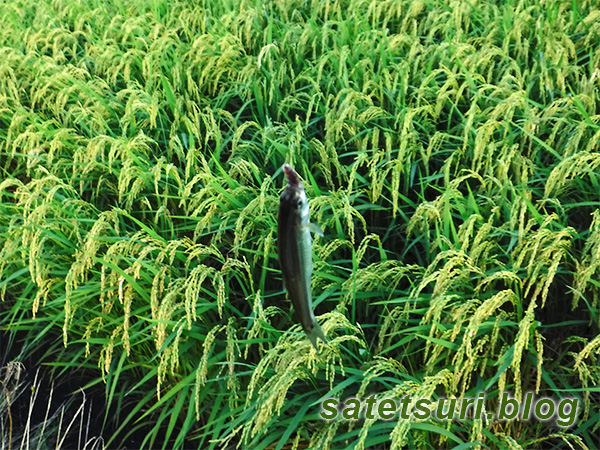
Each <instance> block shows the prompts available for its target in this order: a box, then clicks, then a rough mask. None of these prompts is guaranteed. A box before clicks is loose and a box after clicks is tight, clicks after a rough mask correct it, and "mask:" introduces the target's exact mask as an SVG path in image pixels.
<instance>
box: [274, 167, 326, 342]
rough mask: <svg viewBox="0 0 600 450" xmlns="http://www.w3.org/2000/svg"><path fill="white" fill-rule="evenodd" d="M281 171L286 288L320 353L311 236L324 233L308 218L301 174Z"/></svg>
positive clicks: (279, 230) (279, 226) (282, 257)
mask: <svg viewBox="0 0 600 450" xmlns="http://www.w3.org/2000/svg"><path fill="white" fill-rule="evenodd" d="M282 170H283V173H284V174H285V176H286V178H287V185H286V187H285V190H284V191H283V194H281V197H280V199H279V213H278V215H277V250H278V254H279V263H280V265H281V274H282V276H283V287H284V290H285V291H287V293H288V296H289V297H290V299H291V301H292V304H293V306H294V312H295V315H296V319H297V321H299V322H300V324H301V325H302V329H303V330H304V332H305V333H306V335H307V336H308V339H309V340H310V342H311V343H312V345H313V347H314V348H315V349H316V350H317V351H318V348H317V342H318V339H321V340H322V341H323V342H324V343H325V344H326V345H328V344H327V338H325V333H323V330H322V329H321V326H320V325H319V324H318V322H317V319H316V318H315V313H314V311H313V306H312V293H311V285H310V284H311V276H312V236H311V233H315V234H318V235H320V236H323V232H322V231H321V229H320V228H319V226H318V225H316V224H314V223H312V222H311V221H310V220H309V218H308V216H309V208H308V200H307V198H306V192H305V191H304V184H302V181H300V178H299V177H298V174H297V173H296V171H295V170H294V169H292V167H291V166H290V165H289V164H284V165H283V166H282Z"/></svg>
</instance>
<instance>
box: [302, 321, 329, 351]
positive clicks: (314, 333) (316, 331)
mask: <svg viewBox="0 0 600 450" xmlns="http://www.w3.org/2000/svg"><path fill="white" fill-rule="evenodd" d="M306 335H307V336H308V339H310V343H311V344H312V345H313V347H314V348H315V350H317V351H319V349H318V348H317V339H321V340H322V341H323V343H324V344H325V345H329V344H328V343H327V338H326V337H325V333H323V330H322V329H321V326H320V325H319V324H318V323H317V322H316V321H315V326H314V327H313V329H312V330H311V331H310V333H306Z"/></svg>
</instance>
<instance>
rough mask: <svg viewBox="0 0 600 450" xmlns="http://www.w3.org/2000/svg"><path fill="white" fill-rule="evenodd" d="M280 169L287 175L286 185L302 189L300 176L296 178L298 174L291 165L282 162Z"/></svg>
mask: <svg viewBox="0 0 600 450" xmlns="http://www.w3.org/2000/svg"><path fill="white" fill-rule="evenodd" d="M282 169H283V173H285V176H286V177H287V181H288V185H290V186H293V187H295V188H296V189H304V186H303V185H302V181H300V178H298V174H297V173H296V171H295V170H294V169H292V166H290V165H289V164H284V165H283V167H282Z"/></svg>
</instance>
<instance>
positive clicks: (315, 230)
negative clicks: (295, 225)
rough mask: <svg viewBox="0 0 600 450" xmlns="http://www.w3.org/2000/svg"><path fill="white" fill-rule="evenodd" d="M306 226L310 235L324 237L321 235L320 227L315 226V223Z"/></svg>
mask: <svg viewBox="0 0 600 450" xmlns="http://www.w3.org/2000/svg"><path fill="white" fill-rule="evenodd" d="M307 226H308V230H309V231H311V232H312V233H314V234H318V235H319V236H321V237H323V236H325V235H324V234H323V230H321V227H319V225H317V224H316V223H312V222H308V225H307Z"/></svg>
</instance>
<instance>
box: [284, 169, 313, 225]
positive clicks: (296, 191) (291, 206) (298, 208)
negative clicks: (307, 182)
mask: <svg viewBox="0 0 600 450" xmlns="http://www.w3.org/2000/svg"><path fill="white" fill-rule="evenodd" d="M283 173H285V176H286V177H287V185H286V187H285V191H283V194H281V199H280V200H281V207H283V208H285V209H287V210H288V212H289V213H291V214H294V215H296V216H297V217H298V218H299V219H300V220H301V221H304V220H308V199H307V198H306V192H304V185H303V184H302V181H300V178H298V174H297V173H296V171H295V170H294V169H292V167H291V166H290V165H289V164H284V165H283Z"/></svg>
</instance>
